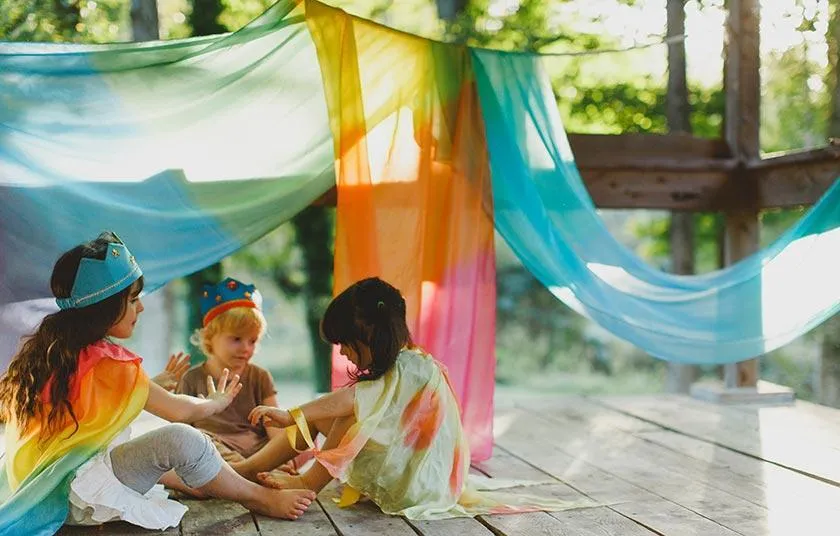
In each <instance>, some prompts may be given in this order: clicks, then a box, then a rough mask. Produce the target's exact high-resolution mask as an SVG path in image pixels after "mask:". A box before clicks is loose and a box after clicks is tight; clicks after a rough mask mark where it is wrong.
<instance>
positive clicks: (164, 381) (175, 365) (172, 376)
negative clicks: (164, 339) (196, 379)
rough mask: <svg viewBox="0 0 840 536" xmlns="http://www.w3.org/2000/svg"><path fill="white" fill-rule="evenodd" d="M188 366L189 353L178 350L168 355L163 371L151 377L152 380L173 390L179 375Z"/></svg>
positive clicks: (176, 385) (179, 377) (168, 389)
mask: <svg viewBox="0 0 840 536" xmlns="http://www.w3.org/2000/svg"><path fill="white" fill-rule="evenodd" d="M189 368H190V354H185V353H184V352H178V353H177V354H172V355H171V356H169V361H168V362H167V363H166V368H165V369H164V371H163V372H161V373H160V374H158V375H157V376H155V377H154V378H152V381H153V382H155V383H156V384H158V385H160V386H161V387H163V388H164V389H166V390H167V391H170V392H172V391H174V390H175V388H176V387H178V383H179V382H180V381H181V377H182V376H183V375H184V373H185V372H187V370H189Z"/></svg>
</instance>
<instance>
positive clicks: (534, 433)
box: [516, 414, 770, 534]
mask: <svg viewBox="0 0 840 536" xmlns="http://www.w3.org/2000/svg"><path fill="white" fill-rule="evenodd" d="M552 421H553V418H552V419H547V418H545V417H543V416H537V415H527V414H526V415H525V416H522V417H520V419H518V420H517V423H521V424H519V427H518V428H516V430H517V432H516V433H517V435H518V436H520V437H522V439H523V440H530V441H537V440H539V441H540V442H541V443H542V444H546V443H548V444H551V445H553V446H555V447H557V448H558V449H559V450H561V451H562V452H564V453H565V454H567V455H569V456H572V457H574V458H575V459H576V460H578V461H582V460H585V461H586V462H587V463H589V464H591V465H594V466H595V467H598V468H599V469H602V470H604V471H607V472H609V473H611V474H614V475H616V476H617V477H619V478H621V479H623V480H626V481H628V482H632V483H633V484H635V485H637V486H639V487H642V488H644V489H646V490H648V491H649V492H651V493H653V494H654V495H657V496H659V497H660V498H662V499H666V500H669V501H671V502H675V503H677V504H680V505H681V506H684V507H686V508H688V509H690V510H692V511H694V512H696V513H698V514H700V515H702V516H703V517H706V518H709V519H712V520H714V521H715V522H717V523H718V524H720V525H721V526H723V527H726V528H728V529H731V530H733V531H735V532H740V533H742V534H764V533H767V532H768V530H769V528H770V527H769V525H768V511H767V509H766V508H763V507H761V506H759V505H757V504H755V503H754V502H751V501H750V500H747V499H744V498H742V497H740V496H739V495H740V494H743V493H750V494H751V499H753V500H755V498H756V497H757V496H758V495H759V492H758V490H756V489H755V487H754V486H753V488H752V489H749V490H747V491H740V490H738V486H736V485H734V484H725V485H726V486H727V487H728V490H727V491H724V490H722V489H720V488H719V487H717V486H719V485H720V484H719V483H716V482H713V479H711V478H710V479H708V480H706V478H705V477H704V473H703V472H702V471H701V470H700V469H699V468H697V467H693V468H686V467H683V464H685V463H686V460H687V459H688V458H685V457H683V458H681V459H675V458H671V459H667V458H663V457H662V456H659V455H653V454H651V453H645V452H644V451H643V450H640V449H639V447H638V444H637V440H635V439H634V438H633V437H632V436H630V435H629V434H620V433H616V432H615V431H613V430H609V429H607V430H604V429H602V430H600V431H596V430H593V429H591V428H587V427H586V426H581V425H577V424H574V423H573V422H571V421H568V422H563V423H558V422H554V423H553V424H552ZM548 430H557V432H556V433H555V434H550V435H549V433H548V432H547V431H548ZM733 492H737V493H738V495H736V494H734V493H733Z"/></svg>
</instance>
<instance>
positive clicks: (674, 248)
mask: <svg viewBox="0 0 840 536" xmlns="http://www.w3.org/2000/svg"><path fill="white" fill-rule="evenodd" d="M667 10H668V35H669V36H677V35H683V34H684V33H685V0H668V3H667ZM665 104H666V115H667V120H668V129H669V130H670V131H671V132H685V133H689V134H690V133H691V121H690V118H689V104H688V82H687V80H686V67H685V43H684V42H683V41H678V42H675V43H670V44H669V45H668V93H667V94H666V99H665ZM669 231H670V232H669V240H670V245H671V270H672V271H673V272H674V273H677V274H692V273H694V216H693V215H692V214H691V213H690V212H672V213H671V226H670V229H669ZM697 376H698V371H697V367H694V366H691V365H682V364H679V363H669V364H668V372H667V377H666V381H665V389H666V391H668V392H671V393H688V392H689V390H690V388H691V384H692V383H694V381H695V380H696V379H697Z"/></svg>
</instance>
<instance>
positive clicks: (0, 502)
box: [0, 341, 149, 536]
mask: <svg viewBox="0 0 840 536" xmlns="http://www.w3.org/2000/svg"><path fill="white" fill-rule="evenodd" d="M141 361H142V360H141V358H140V357H138V356H136V355H135V354H133V353H131V352H129V351H128V350H126V349H125V348H123V347H122V346H119V345H116V344H113V343H110V342H107V341H99V342H97V343H94V344H92V345H90V346H88V347H87V348H85V349H84V350H82V352H80V354H79V364H78V369H77V372H76V374H75V375H74V376H73V378H72V380H71V384H70V393H69V402H70V404H71V406H72V408H73V412H74V413H75V415H76V418H77V419H78V429H76V426H75V424H74V423H73V421H72V419H69V418H68V419H67V421H66V422H65V423H64V426H62V427H61V431H60V432H59V433H57V434H54V435H53V436H52V437H50V438H49V439H47V440H46V441H43V442H41V441H40V439H41V433H42V430H41V425H40V423H38V421H37V420H35V421H33V423H32V425H31V426H30V427H29V429H26V430H24V429H22V428H21V427H20V426H19V424H18V423H17V422H15V421H14V420H12V421H11V422H9V423H7V424H6V433H5V436H6V451H5V460H4V461H5V464H4V467H3V469H2V475H0V534H2V535H6V534H9V535H12V534H15V535H19V534H26V535H27V536H35V535H41V534H54V533H55V532H56V531H57V530H58V529H59V528H60V527H61V525H62V524H63V523H64V522H65V520H66V519H67V516H68V512H70V508H71V507H70V503H71V494H72V493H73V489H75V486H73V487H71V484H74V479H76V477H77V471H79V470H80V469H82V470H85V469H89V471H88V473H89V474H88V477H87V479H88V480H91V481H92V480H97V481H102V480H103V479H102V478H101V475H96V474H92V473H93V472H95V471H96V469H97V466H102V467H104V465H103V463H104V462H100V463H98V464H97V463H96V462H97V461H98V460H99V459H100V458H102V457H103V453H104V452H106V451H107V448H108V446H109V445H110V444H111V443H112V441H114V439H115V438H117V437H118V436H120V435H121V434H123V435H124V432H125V431H126V430H127V428H128V426H129V424H130V423H131V422H132V421H133V420H134V419H135V418H136V417H137V416H138V414H139V413H140V411H141V410H142V409H143V406H144V405H145V404H146V399H147V398H148V395H149V378H148V376H147V375H146V374H145V372H143V369H142V368H141V366H140V364H141ZM48 387H49V384H48V385H47V387H46V388H45V389H44V391H43V392H42V400H43V401H44V408H43V411H44V412H47V411H49V408H50V406H49V396H48V392H49V389H48ZM74 430H75V432H74ZM111 477H112V478H113V479H114V480H115V479H116V477H113V474H111ZM125 490H127V491H131V490H128V488H125ZM135 495H137V497H138V498H141V497H143V496H141V495H140V494H137V493H135Z"/></svg>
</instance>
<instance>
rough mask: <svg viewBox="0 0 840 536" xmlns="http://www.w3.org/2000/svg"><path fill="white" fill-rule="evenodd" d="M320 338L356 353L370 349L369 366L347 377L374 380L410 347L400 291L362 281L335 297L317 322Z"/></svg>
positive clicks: (375, 280) (374, 280)
mask: <svg viewBox="0 0 840 536" xmlns="http://www.w3.org/2000/svg"><path fill="white" fill-rule="evenodd" d="M321 336H322V338H323V339H324V340H325V341H327V342H330V343H332V344H346V345H349V346H351V347H352V348H353V349H354V350H356V352H357V353H359V349H360V345H364V346H367V347H368V348H369V349H370V354H371V364H370V366H369V367H368V368H367V369H365V370H359V371H357V372H356V373H354V374H352V375H351V377H352V378H353V379H354V380H356V381H367V380H375V379H377V378H379V377H381V376H382V375H383V374H385V373H386V372H388V370H389V369H390V368H391V367H392V366H393V365H394V362H395V361H396V359H397V355H399V353H400V350H401V349H402V348H403V347H405V346H412V345H413V342H412V340H411V333H410V332H409V330H408V325H407V324H406V320H405V299H404V298H403V297H402V295H401V294H400V291H399V290H397V289H396V288H394V287H393V286H391V285H389V284H388V283H386V282H385V281H383V280H382V279H379V278H378V277H371V278H368V279H363V280H361V281H359V282H357V283H355V284H353V285H351V286H350V287H349V288H347V289H346V290H344V292H342V293H341V294H339V295H338V296H336V297H335V299H334V300H333V301H332V302H330V305H329V306H328V307H327V311H326V312H325V313H324V318H323V320H321Z"/></svg>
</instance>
